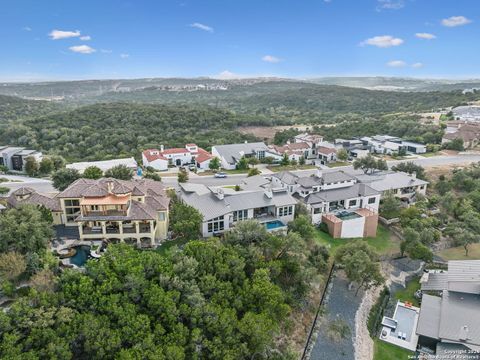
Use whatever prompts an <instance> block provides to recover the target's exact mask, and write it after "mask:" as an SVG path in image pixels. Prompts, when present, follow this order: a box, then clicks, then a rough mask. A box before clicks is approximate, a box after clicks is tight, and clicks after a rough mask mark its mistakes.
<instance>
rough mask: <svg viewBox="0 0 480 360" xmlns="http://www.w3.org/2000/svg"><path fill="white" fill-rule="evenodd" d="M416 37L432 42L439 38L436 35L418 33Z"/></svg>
mask: <svg viewBox="0 0 480 360" xmlns="http://www.w3.org/2000/svg"><path fill="white" fill-rule="evenodd" d="M415 36H416V37H417V38H419V39H424V40H432V39H436V38H437V37H436V36H435V35H433V34H430V33H416V34H415Z"/></svg>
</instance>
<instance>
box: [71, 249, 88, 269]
mask: <svg viewBox="0 0 480 360" xmlns="http://www.w3.org/2000/svg"><path fill="white" fill-rule="evenodd" d="M75 250H76V251H77V252H76V254H75V255H73V256H72V257H71V258H70V263H71V264H74V265H77V266H84V265H85V263H86V262H87V260H88V259H89V258H90V246H87V245H81V246H76V247H75Z"/></svg>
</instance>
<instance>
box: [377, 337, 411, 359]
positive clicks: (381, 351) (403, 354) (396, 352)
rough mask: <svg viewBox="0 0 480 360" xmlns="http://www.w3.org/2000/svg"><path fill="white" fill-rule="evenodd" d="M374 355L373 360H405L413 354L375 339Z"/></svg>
mask: <svg viewBox="0 0 480 360" xmlns="http://www.w3.org/2000/svg"><path fill="white" fill-rule="evenodd" d="M374 343H375V353H374V355H373V360H407V359H409V356H411V355H413V352H411V351H409V350H406V349H402V348H401V347H398V346H395V345H392V344H389V343H386V342H385V341H382V340H380V339H375V340H374Z"/></svg>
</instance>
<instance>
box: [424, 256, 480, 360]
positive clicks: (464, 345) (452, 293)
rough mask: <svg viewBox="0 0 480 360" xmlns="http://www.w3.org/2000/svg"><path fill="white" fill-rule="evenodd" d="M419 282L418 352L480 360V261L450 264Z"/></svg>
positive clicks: (439, 356) (443, 356)
mask: <svg viewBox="0 0 480 360" xmlns="http://www.w3.org/2000/svg"><path fill="white" fill-rule="evenodd" d="M420 283H421V290H422V293H423V295H422V304H421V307H420V316H419V319H418V326H417V329H416V334H417V335H418V337H419V338H418V348H419V351H420V352H421V353H427V354H430V355H433V354H435V355H436V356H437V358H448V357H447V356H448V354H450V355H451V354H459V356H458V357H457V358H459V359H463V358H465V359H479V358H480V260H465V261H462V260H455V261H449V262H448V270H447V271H439V270H436V271H433V272H431V271H429V272H427V273H425V274H424V275H423V276H422V278H421V280H420ZM462 354H463V356H464V357H461V356H460V355H462ZM467 355H468V356H467ZM465 356H466V357H465Z"/></svg>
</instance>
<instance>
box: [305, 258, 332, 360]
mask: <svg viewBox="0 0 480 360" xmlns="http://www.w3.org/2000/svg"><path fill="white" fill-rule="evenodd" d="M334 270H335V263H333V264H332V266H331V267H330V272H329V273H328V278H327V281H326V283H325V286H324V288H323V294H322V297H321V298H320V303H319V304H318V308H317V312H316V314H315V319H313V323H312V327H311V328H310V332H309V333H308V338H307V341H306V343H305V347H304V348H303V353H302V357H301V360H305V359H306V356H307V354H308V350H309V347H310V342H311V340H312V335H313V333H314V332H315V327H316V325H317V321H318V317H319V315H320V310H321V309H322V306H323V302H324V301H325V296H326V294H327V292H328V285H329V284H330V280H331V279H332V275H333V271H334Z"/></svg>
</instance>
